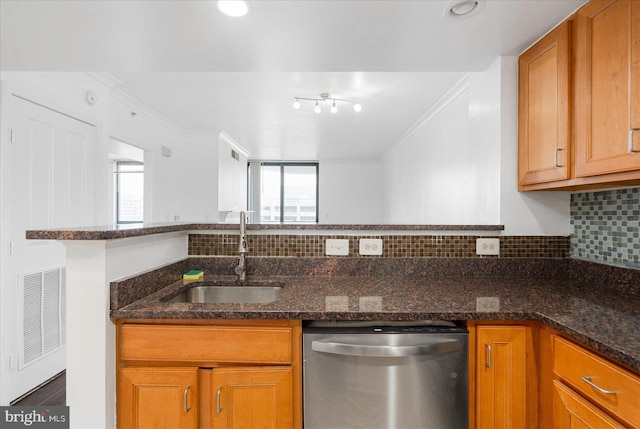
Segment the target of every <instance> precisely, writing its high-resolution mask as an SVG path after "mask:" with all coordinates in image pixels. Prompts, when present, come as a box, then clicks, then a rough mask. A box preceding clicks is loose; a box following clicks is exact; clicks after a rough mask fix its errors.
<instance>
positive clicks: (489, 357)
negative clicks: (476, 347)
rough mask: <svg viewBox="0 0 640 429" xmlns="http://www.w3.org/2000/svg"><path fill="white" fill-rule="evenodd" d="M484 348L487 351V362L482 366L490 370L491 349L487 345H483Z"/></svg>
mask: <svg viewBox="0 0 640 429" xmlns="http://www.w3.org/2000/svg"><path fill="white" fill-rule="evenodd" d="M484 346H485V347H486V349H487V362H486V363H485V364H484V366H486V367H487V368H491V360H492V357H491V354H492V353H491V352H492V349H491V346H490V345H489V344H488V343H484Z"/></svg>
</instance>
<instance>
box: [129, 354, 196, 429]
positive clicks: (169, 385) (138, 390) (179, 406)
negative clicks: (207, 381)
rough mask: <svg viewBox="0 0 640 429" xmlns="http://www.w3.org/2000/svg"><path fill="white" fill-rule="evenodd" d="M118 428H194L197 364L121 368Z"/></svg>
mask: <svg viewBox="0 0 640 429" xmlns="http://www.w3.org/2000/svg"><path fill="white" fill-rule="evenodd" d="M118 428H131V429H151V428H153V429H177V428H180V429H192V428H193V429H197V428H198V368H157V367H150V368H122V369H120V371H119V372H118Z"/></svg>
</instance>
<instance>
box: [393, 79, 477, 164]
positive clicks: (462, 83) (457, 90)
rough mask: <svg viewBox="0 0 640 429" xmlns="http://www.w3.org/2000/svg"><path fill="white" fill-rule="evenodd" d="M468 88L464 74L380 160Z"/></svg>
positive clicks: (396, 148)
mask: <svg viewBox="0 0 640 429" xmlns="http://www.w3.org/2000/svg"><path fill="white" fill-rule="evenodd" d="M468 88H469V74H468V73H467V74H465V75H464V76H462V78H461V79H460V80H459V81H458V82H456V84H455V85H453V87H451V89H450V90H449V91H447V93H446V94H445V95H443V96H442V98H440V99H439V100H438V101H437V102H436V103H435V104H434V105H433V107H431V108H430V109H429V110H428V111H427V112H426V113H425V114H424V115H422V116H421V117H420V118H419V119H418V120H417V121H416V122H415V123H414V124H413V125H412V126H411V127H409V129H408V130H407V131H405V132H404V134H402V135H401V136H400V138H398V139H397V140H396V141H395V142H393V144H392V145H391V146H389V148H388V149H387V150H385V151H384V152H383V153H382V155H381V158H386V157H388V156H390V155H392V154H393V153H394V152H395V151H397V150H398V149H399V148H400V147H401V146H402V145H403V144H405V143H406V142H407V141H408V140H409V139H410V138H411V137H413V136H414V135H415V134H416V133H417V132H418V131H420V129H421V128H422V127H424V126H425V125H427V124H428V123H429V121H431V119H433V118H434V117H435V116H436V115H437V114H438V113H440V112H441V111H442V110H443V109H444V108H445V107H447V106H448V105H449V104H451V102H453V101H454V100H455V99H456V98H458V96H459V95H460V94H462V93H463V92H465V91H466V90H467V89H468Z"/></svg>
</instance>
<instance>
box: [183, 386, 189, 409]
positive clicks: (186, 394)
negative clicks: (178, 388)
mask: <svg viewBox="0 0 640 429" xmlns="http://www.w3.org/2000/svg"><path fill="white" fill-rule="evenodd" d="M190 389H191V385H189V386H187V388H186V389H184V398H183V399H184V404H183V405H184V412H185V413H188V412H189V411H190V410H191V408H190V407H189V390H190Z"/></svg>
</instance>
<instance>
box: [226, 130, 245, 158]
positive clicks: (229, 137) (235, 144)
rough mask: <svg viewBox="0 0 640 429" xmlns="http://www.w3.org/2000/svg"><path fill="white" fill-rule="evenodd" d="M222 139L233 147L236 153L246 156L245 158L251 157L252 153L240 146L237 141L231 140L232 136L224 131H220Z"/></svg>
mask: <svg viewBox="0 0 640 429" xmlns="http://www.w3.org/2000/svg"><path fill="white" fill-rule="evenodd" d="M220 139H222V140H223V141H225V142H226V143H227V144H228V145H229V146H231V147H232V148H233V149H235V150H236V151H238V152H240V154H242V155H244V156H245V157H247V158H249V156H250V155H251V152H249V151H248V150H246V149H245V148H243V147H242V146H240V144H239V143H238V142H237V141H235V140H234V139H233V138H231V136H230V135H229V134H227V133H225V132H224V131H220Z"/></svg>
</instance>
